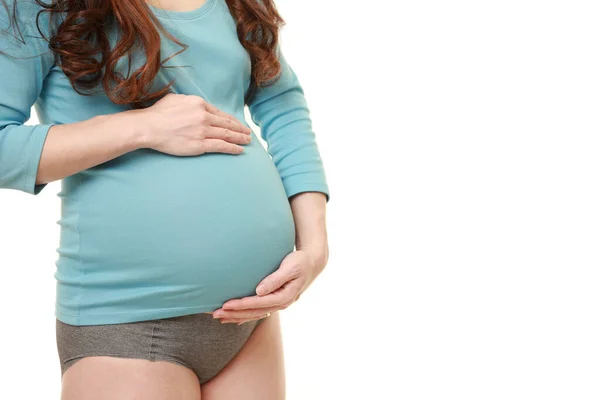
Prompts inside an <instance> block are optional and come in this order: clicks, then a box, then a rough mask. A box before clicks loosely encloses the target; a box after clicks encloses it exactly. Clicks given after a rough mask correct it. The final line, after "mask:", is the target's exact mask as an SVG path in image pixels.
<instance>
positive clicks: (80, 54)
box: [1, 0, 285, 108]
mask: <svg viewBox="0 0 600 400" xmlns="http://www.w3.org/2000/svg"><path fill="white" fill-rule="evenodd" d="M1 1H2V4H3V6H4V8H5V9H6V11H7V12H12V15H13V18H12V20H13V21H12V22H14V23H15V26H17V25H18V24H17V23H16V22H17V15H16V12H17V6H16V3H17V1H19V0H13V1H14V3H13V5H12V6H8V5H7V4H6V2H5V0H1ZM225 1H226V3H227V6H228V7H229V10H230V12H231V15H232V16H233V18H234V19H235V21H236V24H237V35H238V38H239V41H240V43H241V44H242V45H243V46H244V48H245V49H246V51H247V52H248V53H249V55H250V59H251V63H252V73H251V85H250V89H249V90H248V93H247V94H246V103H248V102H249V101H250V100H251V97H252V95H253V93H254V90H255V89H256V88H257V87H259V86H267V85H269V84H272V83H273V82H274V78H276V77H277V76H278V75H279V72H280V69H281V66H280V64H279V61H278V57H277V53H276V51H277V44H278V40H279V29H280V28H281V27H282V26H283V25H284V24H285V21H284V20H283V18H282V17H281V15H279V13H278V11H277V9H276V7H275V4H274V3H273V0H260V1H259V0H225ZM35 2H36V3H37V4H38V5H39V6H41V7H42V10H40V11H39V13H38V14H37V15H36V25H37V28H38V31H40V34H41V35H42V37H44V38H45V39H46V40H47V41H48V48H49V49H50V50H52V52H53V53H54V59H55V62H56V64H57V65H59V66H60V67H61V69H62V70H63V72H64V73H65V75H66V76H67V77H68V78H69V81H70V82H71V85H72V86H73V88H74V90H75V91H77V92H78V93H79V94H82V95H89V94H91V92H90V91H91V89H92V88H94V87H96V86H97V85H98V84H100V83H101V84H102V88H103V89H104V91H105V92H106V94H107V96H108V97H109V98H110V99H111V101H113V102H114V103H117V104H128V105H130V106H131V107H132V108H144V107H146V106H147V105H148V103H151V102H154V101H157V100H158V99H160V98H161V97H163V96H164V95H166V94H167V93H168V92H169V90H170V87H171V85H172V84H173V81H171V82H169V83H168V84H167V85H166V86H165V87H164V88H162V89H160V90H158V91H156V92H154V93H151V92H150V90H151V86H152V81H153V80H154V78H155V76H156V75H157V73H158V71H159V69H160V67H161V66H162V67H163V68H172V66H165V65H164V63H165V62H166V61H167V60H169V59H170V58H172V57H174V56H176V55H177V54H179V53H181V52H182V51H184V50H186V49H187V47H188V46H187V45H186V44H184V43H182V42H181V41H179V40H178V39H177V38H175V37H174V36H172V35H171V34H170V33H168V32H167V31H166V30H165V29H164V27H163V26H162V25H161V23H160V21H159V20H158V19H157V18H156V16H155V15H154V13H153V12H152V11H151V10H150V8H149V7H148V5H147V3H146V1H145V0H128V1H122V0H87V1H81V0H52V1H51V2H50V3H49V4H47V3H44V2H43V1H42V0H35ZM11 8H12V10H11ZM43 12H46V13H51V16H52V17H55V16H58V15H60V17H61V21H60V23H57V24H56V25H57V26H56V28H55V29H52V31H53V32H52V33H51V34H50V37H49V38H48V37H46V36H45V35H44V33H43V32H42V31H41V29H40V27H39V18H40V15H41V13H43ZM52 21H54V22H56V21H55V20H54V19H53V20H52ZM110 25H113V26H116V27H117V28H119V32H120V35H119V40H118V41H117V42H116V44H115V45H114V46H112V48H111V47H110V46H109V39H108V36H107V32H106V31H105V27H106V26H110ZM159 32H162V33H163V34H164V35H165V36H166V37H167V38H168V39H169V40H172V41H173V42H175V43H176V44H178V45H180V46H181V47H182V49H181V50H180V51H178V52H177V53H175V54H173V55H171V56H170V57H168V58H166V59H164V60H162V59H161V51H160V41H161V37H160V33H159ZM138 48H139V49H141V50H142V51H143V52H144V53H145V56H146V63H145V64H144V65H142V66H141V67H140V68H138V69H137V70H135V71H133V72H132V73H130V74H128V76H122V75H121V74H120V73H118V72H116V65H117V62H118V61H119V59H121V58H122V57H124V56H127V57H129V59H130V60H131V57H132V54H133V51H134V50H135V49H138Z"/></svg>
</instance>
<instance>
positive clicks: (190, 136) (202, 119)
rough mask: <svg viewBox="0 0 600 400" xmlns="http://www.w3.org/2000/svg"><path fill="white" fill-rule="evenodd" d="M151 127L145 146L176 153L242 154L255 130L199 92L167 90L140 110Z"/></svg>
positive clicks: (179, 154) (194, 154) (193, 154)
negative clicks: (205, 98) (161, 96)
mask: <svg viewBox="0 0 600 400" xmlns="http://www.w3.org/2000/svg"><path fill="white" fill-rule="evenodd" d="M140 111H141V112H143V113H144V115H143V116H142V117H141V118H144V119H145V121H146V123H147V125H148V131H147V135H146V137H145V139H146V140H145V145H144V146H143V147H147V148H151V149H154V150H156V151H160V152H162V153H167V154H171V155H175V156H196V155H200V154H204V153H228V154H240V153H242V152H243V151H244V148H243V147H242V146H240V145H244V144H248V143H250V140H251V135H250V133H251V132H252V130H251V129H250V128H249V127H247V126H245V125H244V124H242V123H241V122H240V121H239V120H237V119H236V118H235V117H233V116H231V115H229V114H227V113H226V112H224V111H221V110H219V109H218V108H216V107H215V106H214V105H212V104H210V103H209V102H208V101H206V100H204V99H203V98H202V97H200V96H195V95H185V94H174V93H170V94H167V95H166V96H165V97H163V98H162V99H160V100H159V101H157V102H156V103H154V104H153V105H152V106H151V107H148V108H146V109H144V110H140Z"/></svg>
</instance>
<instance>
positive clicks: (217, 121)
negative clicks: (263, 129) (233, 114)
mask: <svg viewBox="0 0 600 400" xmlns="http://www.w3.org/2000/svg"><path fill="white" fill-rule="evenodd" d="M208 122H209V123H210V125H211V126H216V127H218V128H227V129H229V130H231V131H235V132H240V133H243V134H246V135H248V134H250V133H251V132H252V130H251V129H250V128H248V127H247V126H245V125H244V124H242V123H241V122H240V121H238V120H237V119H231V118H226V117H223V116H220V115H215V114H208Z"/></svg>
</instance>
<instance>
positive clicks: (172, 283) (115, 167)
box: [0, 0, 329, 400]
mask: <svg viewBox="0 0 600 400" xmlns="http://www.w3.org/2000/svg"><path fill="white" fill-rule="evenodd" d="M0 23H1V25H2V26H1V27H0V29H2V31H1V32H0V35H1V36H0V188H4V189H14V190H20V191H22V192H25V193H29V194H33V195H37V194H39V193H40V192H41V191H42V190H43V189H44V187H45V186H46V185H47V184H48V183H49V182H52V181H56V180H62V181H61V190H60V192H59V193H58V196H59V197H60V199H61V218H60V220H59V221H58V223H59V225H60V245H59V247H58V248H57V252H58V259H57V261H56V267H57V268H56V273H55V275H54V276H55V278H56V339H57V350H58V354H59V358H60V362H61V376H62V399H63V400H73V399H77V400H96V399H97V400H100V399H122V400H127V399H145V400H167V399H178V400H188V399H189V400H192V399H193V400H199V399H203V400H229V399H232V400H233V399H235V400H246V399H260V400H270V399H283V398H284V397H285V378H284V368H283V354H282V340H281V332H280V322H279V316H278V314H279V313H278V311H279V310H282V309H285V308H286V307H288V306H289V305H290V304H292V303H294V302H295V301H297V300H298V298H299V297H300V296H301V294H302V293H303V292H304V291H305V290H306V289H307V287H308V286H309V285H310V284H311V283H312V282H313V281H314V279H315V278H316V277H317V276H318V275H319V274H320V273H321V272H322V270H323V269H324V268H325V265H326V263H327V258H328V244H327V234H326V227H325V207H326V203H327V201H328V199H329V189H328V186H327V182H326V179H325V173H324V169H323V164H322V160H321V157H320V154H319V150H318V147H317V144H316V141H315V135H314V132H313V130H312V126H311V119H310V116H309V110H308V107H307V104H306V101H305V97H304V93H303V90H302V87H301V86H300V83H299V81H298V78H297V76H296V74H295V73H294V71H293V70H292V68H291V67H290V66H289V64H288V63H287V62H286V60H285V58H284V56H283V53H282V51H281V48H280V45H279V43H280V42H279V40H278V38H279V36H278V33H279V32H278V31H279V29H280V27H281V26H282V25H283V23H284V22H283V20H282V18H281V16H280V15H279V14H278V12H277V10H276V8H275V6H274V4H273V2H272V0H261V1H257V0H160V2H158V1H157V0H154V1H148V2H147V1H145V0H128V1H120V0H114V1H113V0H110V1H109V0H88V1H80V0H54V1H47V2H43V1H41V0H39V1H38V0H0ZM246 105H248V108H249V111H250V115H251V118H252V120H253V121H254V122H255V123H256V124H257V125H258V126H259V127H260V128H261V129H260V134H261V136H262V137H263V138H264V140H265V142H266V143H267V147H268V150H267V151H266V150H265V149H264V147H263V146H262V145H261V144H260V143H259V141H258V138H257V137H256V136H255V134H254V132H253V131H252V130H251V129H250V127H249V125H248V124H247V123H246V122H245V117H244V109H245V106H246ZM32 106H34V107H35V108H36V111H37V114H38V116H39V120H40V124H38V125H25V122H26V121H27V120H28V119H29V117H30V110H31V107H32Z"/></svg>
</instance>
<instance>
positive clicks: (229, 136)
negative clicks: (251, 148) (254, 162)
mask: <svg viewBox="0 0 600 400" xmlns="http://www.w3.org/2000/svg"><path fill="white" fill-rule="evenodd" d="M204 135H205V136H206V137H208V138H211V139H221V140H224V141H226V142H229V143H236V144H248V143H250V141H251V140H252V137H251V136H250V135H247V134H245V133H239V132H234V131H232V130H229V129H227V128H217V127H210V128H208V129H207V130H206V132H205V133H204Z"/></svg>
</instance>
